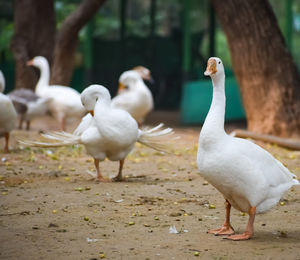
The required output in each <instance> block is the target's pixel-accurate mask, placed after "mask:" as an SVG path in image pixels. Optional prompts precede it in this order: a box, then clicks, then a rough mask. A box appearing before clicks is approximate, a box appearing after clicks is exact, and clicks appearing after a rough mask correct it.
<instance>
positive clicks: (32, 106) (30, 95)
mask: <svg viewBox="0 0 300 260" xmlns="http://www.w3.org/2000/svg"><path fill="white" fill-rule="evenodd" d="M8 96H9V97H10V99H11V100H12V101H13V104H14V107H15V109H16V111H17V113H18V114H19V116H20V122H19V129H22V124H23V122H24V121H26V130H29V129H30V121H31V120H32V119H33V118H34V117H37V116H42V115H45V114H46V112H47V110H48V106H49V104H50V101H51V98H48V97H47V98H42V97H39V96H38V95H37V94H35V93H34V92H33V91H32V90H31V89H25V88H21V89H16V90H14V91H12V92H10V93H9V94H8Z"/></svg>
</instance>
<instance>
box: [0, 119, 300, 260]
mask: <svg viewBox="0 0 300 260" xmlns="http://www.w3.org/2000/svg"><path fill="white" fill-rule="evenodd" d="M33 126H34V127H33V129H34V130H33V131H30V132H26V131H14V132H13V134H12V142H11V146H12V147H13V150H12V152H11V153H10V154H3V153H2V150H1V151H0V159H1V162H0V174H1V176H0V179H1V185H0V189H1V191H0V192H1V193H0V197H1V203H0V209H1V210H0V228H1V229H0V230H1V236H0V259H101V258H105V259H124V260H126V259H300V224H299V221H300V219H299V214H300V203H299V202H300V189H298V188H294V189H292V190H291V191H289V192H288V193H287V194H286V195H285V197H284V198H283V200H282V203H281V204H282V205H280V204H278V206H276V207H275V208H273V209H272V210H271V211H269V212H268V213H266V214H263V215H258V216H257V217H256V221H255V236H254V238H253V239H251V240H248V241H238V242H233V241H227V240H224V239H222V237H217V236H213V235H210V234H207V233H206V231H207V230H208V229H211V228H215V227H218V226H220V225H221V224H222V223H223V221H224V200H223V198H222V196H221V195H220V193H219V192H218V191H217V190H216V189H214V188H213V187H212V186H211V185H209V184H208V183H207V182H205V181H204V180H203V179H202V178H201V177H200V176H199V175H198V174H197V167H196V152H197V146H196V143H197V139H198V135H199V129H197V128H180V129H177V133H178V134H179V135H181V136H182V140H183V141H182V142H181V143H179V144H178V145H177V146H176V149H175V151H174V153H175V154H174V155H161V154H160V153H158V152H155V151H153V150H151V149H148V148H145V147H141V146H140V145H137V147H136V148H135V150H134V151H133V153H132V154H130V155H129V156H128V159H127V160H126V162H125V167H124V173H123V175H124V176H125V181H124V182H120V183H95V181H94V180H93V179H92V178H91V177H90V175H89V174H88V173H87V172H88V171H94V167H93V161H92V160H91V157H89V156H88V155H87V154H86V153H85V150H84V148H82V147H75V148H74V147H73V148H72V147H68V148H60V149H44V150H43V149H20V148H18V146H17V144H16V139H18V138H26V139H34V138H38V131H37V130H38V129H39V128H40V127H41V124H39V125H35V124H33ZM48 126H50V128H51V127H52V128H53V126H55V123H54V122H50V123H49V122H48ZM54 128H55V127H54ZM263 146H264V148H266V149H267V150H269V151H270V152H271V153H272V154H273V155H274V156H276V157H277V158H278V159H280V160H281V161H282V162H284V163H285V164H286V165H287V166H288V168H289V169H290V170H291V171H293V172H294V173H295V174H297V176H298V177H300V153H299V152H293V151H288V150H286V149H282V148H279V147H276V146H271V145H268V144H263ZM0 147H1V149H2V147H3V139H1V140H0ZM100 167H101V169H102V172H103V173H104V174H106V175H107V176H111V177H112V176H114V175H116V173H117V170H118V163H117V162H110V161H105V162H103V163H101V164H100ZM247 220H248V217H247V215H245V214H243V213H241V212H238V211H236V210H233V211H232V224H233V226H234V228H235V229H236V231H237V232H238V233H240V232H243V230H244V228H245V226H246V223H247ZM170 226H175V227H176V229H177V231H179V233H178V234H170V233H169V228H170Z"/></svg>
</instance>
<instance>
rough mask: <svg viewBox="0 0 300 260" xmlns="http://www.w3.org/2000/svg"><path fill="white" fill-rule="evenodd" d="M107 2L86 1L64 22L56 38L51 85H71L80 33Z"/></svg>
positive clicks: (103, 0)
mask: <svg viewBox="0 0 300 260" xmlns="http://www.w3.org/2000/svg"><path fill="white" fill-rule="evenodd" d="M104 2H105V0H84V1H83V2H82V3H81V4H80V5H79V6H78V7H77V9H76V10H75V11H74V12H73V13H71V14H70V15H69V16H68V17H67V18H66V20H65V21H64V23H63V25H62V27H61V29H60V31H59V33H58V35H57V38H56V44H55V49H54V61H53V65H52V72H51V80H50V81H51V84H61V85H69V83H70V81H71V78H72V71H73V67H74V57H75V55H74V54H75V52H76V48H77V44H78V33H79V31H80V29H81V28H82V27H83V26H84V25H85V24H86V23H87V22H88V21H89V19H90V18H91V17H92V16H93V15H94V14H95V13H96V12H97V11H98V9H99V8H100V7H101V5H102V4H103V3H104Z"/></svg>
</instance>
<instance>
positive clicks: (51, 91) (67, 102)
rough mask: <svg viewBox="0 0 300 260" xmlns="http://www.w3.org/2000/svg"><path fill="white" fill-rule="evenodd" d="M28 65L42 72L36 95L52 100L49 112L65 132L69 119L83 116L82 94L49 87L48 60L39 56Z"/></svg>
mask: <svg viewBox="0 0 300 260" xmlns="http://www.w3.org/2000/svg"><path fill="white" fill-rule="evenodd" d="M27 65H28V66H35V67H37V68H38V69H39V70H40V72H41V75H40V79H39V81H38V83H37V85H36V90H35V91H36V94H37V95H38V96H40V97H44V98H51V102H50V106H49V110H50V112H51V113H52V114H53V116H54V117H55V118H56V119H57V120H58V121H59V122H60V124H61V128H62V129H63V130H65V128H66V121H67V119H69V118H81V117H82V116H83V114H84V107H83V106H82V104H81V102H80V94H79V93H78V92H77V91H76V90H75V89H73V88H70V87H65V86H59V85H51V86H49V78H50V70H49V64H48V61H47V60H46V58H44V57H42V56H37V57H35V58H34V59H32V60H30V61H28V62H27Z"/></svg>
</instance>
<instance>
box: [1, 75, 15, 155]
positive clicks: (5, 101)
mask: <svg viewBox="0 0 300 260" xmlns="http://www.w3.org/2000/svg"><path fill="white" fill-rule="evenodd" d="M4 89H5V80H4V76H3V74H2V71H0V111H1V112H0V137H2V136H4V137H5V145H4V152H5V153H8V152H9V148H8V143H9V135H10V134H9V133H10V131H11V130H12V129H13V128H14V126H15V122H16V119H17V112H16V110H15V108H14V106H13V103H12V101H11V100H10V98H9V97H7V96H6V95H4V94H2V92H3V91H4Z"/></svg>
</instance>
